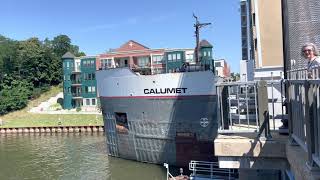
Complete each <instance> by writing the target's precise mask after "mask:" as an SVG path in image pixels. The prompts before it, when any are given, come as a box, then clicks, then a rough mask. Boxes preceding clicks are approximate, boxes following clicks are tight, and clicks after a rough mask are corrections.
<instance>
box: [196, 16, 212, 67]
mask: <svg viewBox="0 0 320 180" xmlns="http://www.w3.org/2000/svg"><path fill="white" fill-rule="evenodd" d="M193 17H194V18H195V19H196V23H195V24H194V25H193V26H194V27H195V28H196V31H195V34H196V50H195V57H196V63H198V62H200V60H199V53H200V47H199V36H200V35H199V33H200V31H199V30H200V28H202V27H204V26H208V25H210V24H211V23H200V22H199V21H198V17H197V16H196V15H194V14H193Z"/></svg>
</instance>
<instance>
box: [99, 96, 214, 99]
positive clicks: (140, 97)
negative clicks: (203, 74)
mask: <svg viewBox="0 0 320 180" xmlns="http://www.w3.org/2000/svg"><path fill="white" fill-rule="evenodd" d="M210 96H216V95H188V96H100V97H101V98H103V99H126V98H134V99H150V98H151V99H177V98H194V97H210Z"/></svg>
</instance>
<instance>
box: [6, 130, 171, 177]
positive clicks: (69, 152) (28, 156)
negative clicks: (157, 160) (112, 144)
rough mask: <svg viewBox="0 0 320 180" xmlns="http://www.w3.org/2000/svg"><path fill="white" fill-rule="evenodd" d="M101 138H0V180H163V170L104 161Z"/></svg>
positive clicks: (159, 167) (106, 158) (135, 164)
mask: <svg viewBox="0 0 320 180" xmlns="http://www.w3.org/2000/svg"><path fill="white" fill-rule="evenodd" d="M106 149H107V148H106V141H105V136H104V135H103V134H102V133H100V134H98V133H95V134H20V135H0V179H1V180H16V179H17V180H21V179H32V180H33V179H40V180H46V179H48V180H49V179H50V180H51V179H66V180H73V179H74V180H81V179H83V180H91V179H108V180H109V179H110V180H126V179H129V180H138V179H139V180H144V179H145V180H163V179H165V174H166V170H165V168H164V167H163V166H160V165H153V164H146V163H139V162H135V161H129V160H123V159H120V158H113V157H108V155H107V150H106Z"/></svg>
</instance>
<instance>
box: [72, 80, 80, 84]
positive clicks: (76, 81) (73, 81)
mask: <svg viewBox="0 0 320 180" xmlns="http://www.w3.org/2000/svg"><path fill="white" fill-rule="evenodd" d="M71 83H72V84H81V80H71Z"/></svg>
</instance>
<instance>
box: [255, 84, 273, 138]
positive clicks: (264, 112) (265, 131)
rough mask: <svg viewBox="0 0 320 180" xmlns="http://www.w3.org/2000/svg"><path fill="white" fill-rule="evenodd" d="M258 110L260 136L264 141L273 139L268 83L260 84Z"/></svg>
mask: <svg viewBox="0 0 320 180" xmlns="http://www.w3.org/2000/svg"><path fill="white" fill-rule="evenodd" d="M258 109H259V112H258V113H259V128H260V129H259V136H260V137H261V138H263V139H266V140H269V139H271V138H272V137H271V134H270V124H269V123H270V122H269V110H268V90H267V82H266V81H259V82H258Z"/></svg>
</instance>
